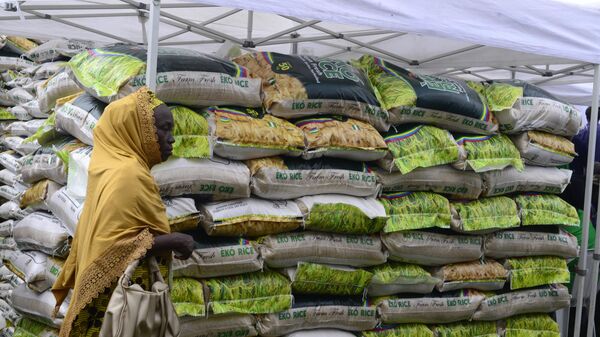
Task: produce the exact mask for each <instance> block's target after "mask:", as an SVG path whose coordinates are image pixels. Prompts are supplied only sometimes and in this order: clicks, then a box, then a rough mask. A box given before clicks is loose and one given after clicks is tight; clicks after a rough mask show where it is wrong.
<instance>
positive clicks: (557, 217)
mask: <svg viewBox="0 0 600 337" xmlns="http://www.w3.org/2000/svg"><path fill="white" fill-rule="evenodd" d="M514 200H515V202H516V204H517V206H518V208H519V215H520V217H521V225H523V226H534V225H562V226H574V227H577V226H579V214H577V209H575V207H573V206H571V205H570V204H569V203H568V202H566V201H564V200H563V199H561V198H560V197H559V196H557V195H553V194H534V193H530V194H521V195H518V196H516V197H515V198H514Z"/></svg>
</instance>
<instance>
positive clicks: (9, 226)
mask: <svg viewBox="0 0 600 337" xmlns="http://www.w3.org/2000/svg"><path fill="white" fill-rule="evenodd" d="M14 225H15V221H14V220H6V221H3V222H0V237H6V236H12V233H13V227H14Z"/></svg>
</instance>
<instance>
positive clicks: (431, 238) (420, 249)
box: [381, 231, 483, 266]
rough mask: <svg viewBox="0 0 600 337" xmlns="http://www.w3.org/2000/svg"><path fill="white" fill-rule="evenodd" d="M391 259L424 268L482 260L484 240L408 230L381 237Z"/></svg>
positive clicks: (469, 236)
mask: <svg viewBox="0 0 600 337" xmlns="http://www.w3.org/2000/svg"><path fill="white" fill-rule="evenodd" d="M381 241H382V242H383V244H384V245H385V247H386V248H387V250H388V252H389V260H392V261H399V262H406V263H416V264H419V265H424V266H441V265H445V264H451V263H458V262H466V261H474V260H479V258H481V257H482V256H483V249H482V244H483V238H482V237H481V236H476V235H456V234H453V233H451V234H441V233H432V232H425V231H405V232H395V233H386V234H381Z"/></svg>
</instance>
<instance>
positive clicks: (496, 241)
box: [483, 229, 579, 259]
mask: <svg viewBox="0 0 600 337" xmlns="http://www.w3.org/2000/svg"><path fill="white" fill-rule="evenodd" d="M483 247H484V249H483V251H484V254H485V256H489V257H492V258H498V259H499V258H509V257H525V256H543V255H551V256H560V257H564V258H573V257H577V256H578V253H579V246H578V244H577V238H576V237H575V236H573V235H571V234H569V233H568V232H565V231H564V230H562V229H559V230H558V232H530V231H510V230H508V231H502V232H496V233H493V234H489V235H487V236H486V238H485V242H484V245H483Z"/></svg>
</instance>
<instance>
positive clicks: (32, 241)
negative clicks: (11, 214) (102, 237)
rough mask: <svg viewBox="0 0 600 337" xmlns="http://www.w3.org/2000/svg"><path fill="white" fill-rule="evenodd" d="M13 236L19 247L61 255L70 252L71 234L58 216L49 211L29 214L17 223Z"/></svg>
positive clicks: (63, 255) (64, 255)
mask: <svg viewBox="0 0 600 337" xmlns="http://www.w3.org/2000/svg"><path fill="white" fill-rule="evenodd" d="M13 236H14V238H15V241H16V242H17V246H18V247H19V249H23V250H39V251H41V252H44V253H46V254H48V255H52V256H60V257H66V256H67V255H68V254H69V249H70V239H71V234H69V231H68V230H67V228H66V226H65V225H64V224H63V223H62V222H61V221H60V220H58V218H56V217H55V216H53V215H52V214H49V213H44V212H35V213H32V214H29V215H27V216H26V217H25V218H23V219H22V220H21V221H19V222H17V223H16V224H15V227H14V228H13Z"/></svg>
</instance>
